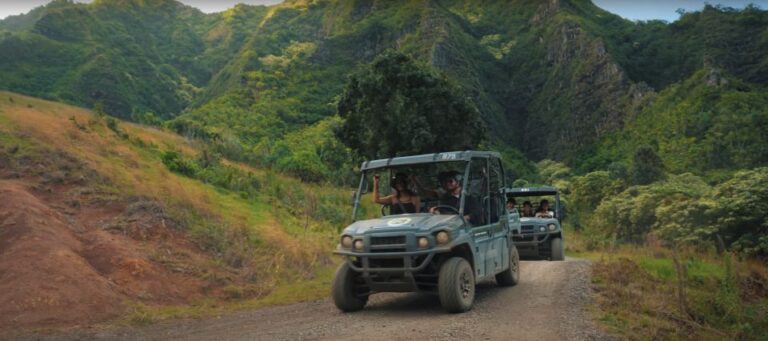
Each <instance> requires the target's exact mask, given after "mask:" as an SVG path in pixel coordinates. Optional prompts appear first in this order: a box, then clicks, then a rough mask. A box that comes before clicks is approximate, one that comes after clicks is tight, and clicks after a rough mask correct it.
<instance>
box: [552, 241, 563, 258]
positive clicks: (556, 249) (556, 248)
mask: <svg viewBox="0 0 768 341" xmlns="http://www.w3.org/2000/svg"><path fill="white" fill-rule="evenodd" d="M549 246H550V248H551V250H552V257H551V259H552V260H565V252H564V251H563V239H562V238H560V237H557V238H552V241H551V242H550V244H549Z"/></svg>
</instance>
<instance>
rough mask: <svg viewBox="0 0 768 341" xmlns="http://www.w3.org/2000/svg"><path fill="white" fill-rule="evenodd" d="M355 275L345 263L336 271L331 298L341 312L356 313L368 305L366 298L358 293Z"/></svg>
mask: <svg viewBox="0 0 768 341" xmlns="http://www.w3.org/2000/svg"><path fill="white" fill-rule="evenodd" d="M356 275H357V274H356V273H355V271H354V270H352V269H351V268H350V267H349V264H347V262H346V261H345V262H344V263H343V264H341V265H340V266H339V268H338V269H336V275H335V276H334V277H333V286H332V288H331V296H332V297H333V303H334V304H336V307H337V308H339V310H341V311H344V312H352V311H358V310H360V309H363V307H365V304H366V303H368V296H367V295H360V294H359V293H358V286H357V285H356V284H357V283H356V279H357V276H356Z"/></svg>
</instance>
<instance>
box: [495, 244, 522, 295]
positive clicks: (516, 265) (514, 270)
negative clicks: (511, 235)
mask: <svg viewBox="0 0 768 341" xmlns="http://www.w3.org/2000/svg"><path fill="white" fill-rule="evenodd" d="M518 282H520V254H519V253H518V252H517V246H515V245H514V244H512V245H510V248H509V267H508V268H507V269H506V270H504V271H503V272H500V273H498V274H497V275H496V283H498V284H499V285H501V286H505V287H510V286H513V285H516V284H517V283H518Z"/></svg>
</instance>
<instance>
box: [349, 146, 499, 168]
mask: <svg viewBox="0 0 768 341" xmlns="http://www.w3.org/2000/svg"><path fill="white" fill-rule="evenodd" d="M472 158H501V155H500V154H499V153H497V152H483V151H473V150H466V151H463V152H445V153H434V154H422V155H412V156H400V157H393V158H389V159H380V160H371V161H365V162H363V164H362V165H361V166H360V169H361V170H369V169H376V168H384V167H394V166H408V165H418V164H425V163H435V162H452V161H470V160H472Z"/></svg>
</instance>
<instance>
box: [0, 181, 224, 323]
mask: <svg viewBox="0 0 768 341" xmlns="http://www.w3.org/2000/svg"><path fill="white" fill-rule="evenodd" d="M25 185H26V182H24V181H23V180H0V330H4V331H9V330H17V331H18V330H25V329H29V328H55V327H65V326H66V327H72V326H78V325H79V326H84V325H89V324H92V323H94V322H98V321H104V320H107V319H110V318H114V317H116V316H118V315H120V314H121V313H123V312H124V310H125V308H126V304H125V303H126V302H127V301H129V300H132V301H137V300H140V301H142V302H145V303H147V304H178V303H185V302H188V301H189V300H190V299H194V298H197V297H201V296H202V294H203V293H208V294H211V291H213V292H216V291H218V290H216V288H215V287H213V285H212V284H210V283H209V282H208V281H206V280H203V279H202V278H201V277H202V275H201V274H205V273H207V272H208V269H205V268H206V263H208V260H207V257H206V256H205V255H203V254H202V253H201V252H200V251H199V250H198V249H197V248H196V247H195V246H194V244H193V243H191V242H190V241H189V240H188V239H187V238H186V237H185V236H184V235H183V234H182V233H181V232H180V231H177V230H176V229H173V228H170V227H168V226H166V221H165V220H163V219H162V215H161V214H158V209H157V207H155V206H153V204H152V203H151V202H141V201H139V202H136V203H134V204H131V205H128V204H127V203H114V202H112V203H104V204H98V205H82V207H81V205H79V204H72V201H70V200H71V199H69V198H71V196H64V195H57V194H56V193H63V192H64V189H61V190H60V191H58V190H51V189H50V188H48V189H47V190H44V191H39V190H30V189H28V188H27V187H26V186H25ZM153 208H154V209H153ZM168 224H169V225H170V224H172V223H171V222H169V223H168ZM208 264H209V263H208Z"/></svg>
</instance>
